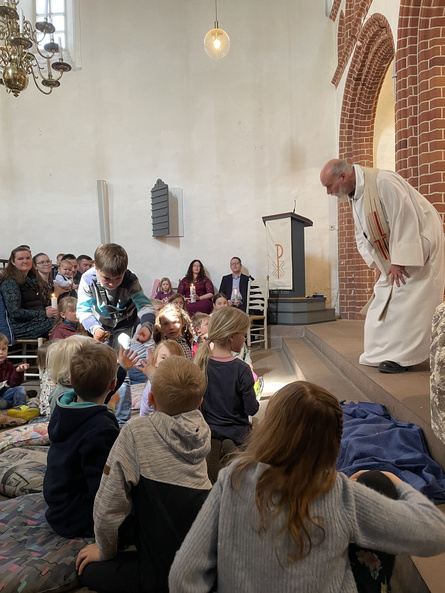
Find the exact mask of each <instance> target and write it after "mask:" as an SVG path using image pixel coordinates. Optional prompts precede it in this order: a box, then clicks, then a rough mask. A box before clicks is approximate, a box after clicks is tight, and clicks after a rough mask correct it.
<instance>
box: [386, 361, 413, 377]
mask: <svg viewBox="0 0 445 593" xmlns="http://www.w3.org/2000/svg"><path fill="white" fill-rule="evenodd" d="M410 368H411V367H402V365H400V364H397V363H396V362H393V361H392V360H384V361H383V362H381V363H380V364H379V371H380V372H381V373H390V374H391V375H397V374H399V373H404V372H405V371H409V369H410Z"/></svg>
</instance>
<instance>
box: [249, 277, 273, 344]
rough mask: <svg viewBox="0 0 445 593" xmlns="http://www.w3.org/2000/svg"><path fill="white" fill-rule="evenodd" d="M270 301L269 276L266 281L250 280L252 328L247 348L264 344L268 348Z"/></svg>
mask: <svg viewBox="0 0 445 593" xmlns="http://www.w3.org/2000/svg"><path fill="white" fill-rule="evenodd" d="M268 300H269V276H266V280H265V281H264V280H253V281H252V280H249V284H248V287H247V309H246V310H247V314H248V315H249V318H250V324H251V325H250V328H249V330H248V332H247V346H248V347H249V348H250V347H251V345H252V343H253V344H254V345H257V344H264V346H263V347H264V349H265V350H267V348H268V339H267V303H268Z"/></svg>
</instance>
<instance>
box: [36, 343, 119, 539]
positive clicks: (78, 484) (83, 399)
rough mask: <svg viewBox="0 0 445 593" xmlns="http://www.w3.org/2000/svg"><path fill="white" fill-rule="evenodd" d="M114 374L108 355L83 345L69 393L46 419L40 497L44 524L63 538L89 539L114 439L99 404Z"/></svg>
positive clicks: (112, 356) (114, 429)
mask: <svg viewBox="0 0 445 593" xmlns="http://www.w3.org/2000/svg"><path fill="white" fill-rule="evenodd" d="M116 371H117V361H116V353H115V352H114V350H113V349H112V348H110V347H109V346H106V345H105V344H101V343H98V342H95V341H94V340H88V339H87V340H85V342H84V343H82V344H81V345H80V346H79V348H78V349H77V351H76V352H75V353H74V354H73V357H72V359H71V364H70V373H71V385H72V387H73V390H72V391H68V392H67V393H64V394H62V395H61V396H60V397H59V399H58V401H57V404H56V407H55V409H54V412H53V414H52V416H51V420H50V423H49V427H48V434H49V438H50V440H51V446H50V449H49V453H48V463H47V470H46V474H45V479H44V483H43V493H44V497H45V500H46V503H47V504H48V510H47V512H46V519H47V521H48V523H49V524H50V526H51V527H52V528H53V529H54V531H55V532H56V533H58V534H59V535H62V536H64V537H70V538H71V537H90V536H92V535H93V533H94V529H93V503H94V497H95V495H96V492H97V489H98V488H99V483H100V479H101V476H102V472H103V469H104V465H105V462H106V460H107V457H108V454H109V452H110V449H111V447H112V445H113V443H114V441H115V440H116V438H117V436H118V434H119V428H118V424H117V421H116V418H115V416H114V414H113V413H112V412H111V411H110V410H109V409H108V407H107V406H106V405H105V404H104V401H105V397H106V396H107V394H108V392H109V391H110V390H111V389H113V387H114V385H115V383H116Z"/></svg>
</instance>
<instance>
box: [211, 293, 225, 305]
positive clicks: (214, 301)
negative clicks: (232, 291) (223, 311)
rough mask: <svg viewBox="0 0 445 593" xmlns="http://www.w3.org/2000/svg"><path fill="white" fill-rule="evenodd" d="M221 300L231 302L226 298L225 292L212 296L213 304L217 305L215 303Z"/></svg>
mask: <svg viewBox="0 0 445 593" xmlns="http://www.w3.org/2000/svg"><path fill="white" fill-rule="evenodd" d="M221 298H222V299H226V301H228V300H229V299H228V298H227V297H226V295H225V294H224V293H223V292H217V293H216V294H214V295H213V296H212V303H213V304H215V303H216V301H217V300H218V299H221Z"/></svg>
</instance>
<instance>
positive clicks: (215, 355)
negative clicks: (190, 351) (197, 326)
mask: <svg viewBox="0 0 445 593" xmlns="http://www.w3.org/2000/svg"><path fill="white" fill-rule="evenodd" d="M249 324H250V319H249V317H248V316H247V315H246V314H245V313H243V311H240V310H239V309H235V308H234V307H225V308H224V309H220V310H219V311H216V312H215V313H213V315H212V317H211V319H210V325H209V330H208V340H209V342H210V344H209V343H207V342H203V343H202V344H200V345H199V347H198V350H197V352H196V355H195V363H196V364H197V365H198V366H199V368H200V369H201V370H202V371H203V373H204V374H205V375H206V376H207V389H206V392H205V394H204V400H203V403H202V406H201V411H202V414H203V416H204V418H205V420H206V422H207V423H208V425H209V426H210V430H211V432H212V438H213V439H218V440H220V441H221V442H223V441H224V440H226V439H228V440H231V441H233V442H234V443H235V445H241V443H242V442H243V441H244V439H245V437H246V436H247V434H248V433H249V432H250V430H251V428H252V425H251V422H250V420H249V416H253V415H254V414H256V413H257V411H258V408H259V403H258V401H257V399H256V396H255V391H254V380H253V376H252V372H251V370H250V367H249V365H248V364H246V363H245V362H244V361H242V360H240V359H238V358H236V357H235V356H233V354H232V352H240V350H241V348H242V347H243V345H244V342H245V340H246V333H247V330H248V329H249Z"/></svg>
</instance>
